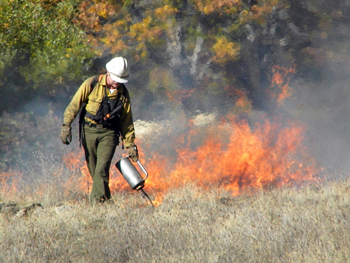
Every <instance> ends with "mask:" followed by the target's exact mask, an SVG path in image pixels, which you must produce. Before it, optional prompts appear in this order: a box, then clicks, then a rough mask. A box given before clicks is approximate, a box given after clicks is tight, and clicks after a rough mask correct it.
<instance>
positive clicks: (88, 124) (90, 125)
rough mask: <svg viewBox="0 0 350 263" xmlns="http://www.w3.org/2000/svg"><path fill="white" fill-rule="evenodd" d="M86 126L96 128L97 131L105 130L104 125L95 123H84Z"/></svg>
mask: <svg viewBox="0 0 350 263" xmlns="http://www.w3.org/2000/svg"><path fill="white" fill-rule="evenodd" d="M84 124H85V125H87V126H89V127H94V128H97V129H102V128H103V124H95V123H91V122H88V121H84Z"/></svg>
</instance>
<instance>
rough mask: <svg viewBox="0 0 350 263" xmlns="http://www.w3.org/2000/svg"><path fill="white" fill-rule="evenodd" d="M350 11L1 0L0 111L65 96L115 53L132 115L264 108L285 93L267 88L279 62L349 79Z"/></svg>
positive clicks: (255, 2)
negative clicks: (121, 62)
mask: <svg viewBox="0 0 350 263" xmlns="http://www.w3.org/2000/svg"><path fill="white" fill-rule="evenodd" d="M349 14H350V7H349V5H348V4H347V3H345V2H344V1H341V0H335V1H326V0H321V1H316V0H306V1H300V0H212V1H209V0H156V1H150V0H133V1H132V0H120V1H112V0H67V1H63V0H45V1H40V0H27V1H22V0H2V1H1V2H0V49H1V56H0V100H1V104H0V112H3V111H5V110H6V111H12V112H14V111H17V110H20V109H21V108H22V106H23V104H25V103H26V102H28V101H31V100H32V99H33V98H35V97H37V96H42V97H43V96H44V97H49V98H50V99H52V100H53V99H57V98H58V97H65V104H66V103H68V100H69V97H70V96H72V95H73V93H74V91H75V89H76V87H77V86H78V85H79V84H80V83H81V81H82V80H83V79H84V78H85V77H87V76H91V75H92V74H97V73H98V72H99V69H101V68H103V67H104V66H105V62H106V61H107V60H109V59H110V58H111V57H114V56H125V57H126V58H127V59H128V61H129V64H130V66H131V72H130V75H131V81H130V83H129V84H128V88H129V90H130V92H131V93H136V91H137V96H133V107H135V108H136V109H141V110H135V116H136V117H138V118H157V117H159V115H160V114H161V113H162V112H163V111H165V110H166V109H169V110H170V111H171V109H173V108H180V107H181V108H184V109H185V110H186V112H190V113H191V112H194V111H197V110H201V111H212V110H213V109H214V108H217V109H218V110H219V111H222V113H227V112H237V109H238V108H242V109H252V108H258V109H260V110H265V111H271V110H273V108H274V107H275V106H276V105H277V103H279V99H278V98H281V97H283V94H278V93H276V94H272V95H271V90H273V92H281V91H282V88H283V87H282V88H280V87H279V86H278V85H276V86H275V87H271V82H272V79H271V78H272V74H273V72H274V69H276V66H280V67H281V68H285V69H289V68H293V70H294V69H295V73H293V74H296V75H298V76H299V77H300V78H304V79H312V80H314V81H315V82H317V84H318V85H315V86H317V89H318V90H320V89H321V88H322V87H323V86H322V85H325V84H324V83H326V81H327V80H329V79H330V75H336V76H337V77H338V79H339V80H342V81H346V80H347V78H346V75H347V74H346V72H344V70H342V71H339V70H336V69H339V68H341V69H346V68H347V64H346V63H344V62H343V60H342V59H343V58H344V57H346V56H347V55H348V53H349V52H348V49H347V46H348V45H347V42H346V39H347V38H348V37H347V35H348V34H347V32H348V31H347V29H346V28H350V27H349V22H348V21H347V18H346V17H347V16H348V15H349ZM334 43H336V45H334ZM329 64H331V65H333V66H332V67H329V66H328V65H329ZM338 65H339V67H338ZM281 72H283V70H282V71H281ZM340 72H343V74H341V73H340ZM324 87H325V86H324ZM315 89H316V88H315ZM324 89H326V88H324ZM132 95H133V94H132ZM243 102H244V103H243ZM242 111H243V112H245V110H242ZM4 116H6V118H3V120H5V119H6V121H9V120H10V118H9V115H6V114H4ZM26 116H27V115H26ZM33 125H34V124H33ZM2 126H4V127H5V124H4V125H2ZM4 127H3V128H2V130H1V136H2V137H1V138H2V140H3V142H2V144H1V145H3V146H4V147H5V145H6V149H10V148H11V145H12V146H14V145H15V143H14V142H11V139H10V138H11V136H8V133H9V131H10V130H9V129H6V128H4ZM33 127H35V125H34V126H33ZM23 136H24V137H25V136H26V135H25V134H24V135H23ZM24 137H23V138H21V140H22V141H25V138H24ZM28 138H29V137H28ZM28 140H29V139H28ZM30 140H31V139H30ZM0 154H1V152H0Z"/></svg>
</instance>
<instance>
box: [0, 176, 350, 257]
mask: <svg viewBox="0 0 350 263" xmlns="http://www.w3.org/2000/svg"><path fill="white" fill-rule="evenodd" d="M349 188H350V181H349V180H346V181H342V182H336V183H330V184H328V185H324V186H318V187H316V186H307V187H303V188H300V189H296V188H285V187H282V188H279V189H274V190H271V191H261V192H259V193H256V194H255V195H252V196H245V195H241V196H238V197H233V196H232V195H231V193H230V192H227V191H226V190H217V189H216V190H203V189H202V188H198V187H196V186H195V185H193V184H189V185H187V186H185V187H182V188H178V189H173V190H171V191H169V192H167V193H166V194H165V195H164V198H163V202H162V204H161V205H160V206H158V207H153V206H151V205H149V204H148V203H147V201H146V200H145V199H143V198H141V197H140V196H139V194H138V192H133V193H129V192H119V193H117V194H116V195H115V196H114V198H115V201H116V202H115V203H111V204H105V205H102V206H95V207H92V206H89V205H88V204H86V203H85V202H84V201H83V200H79V201H78V200H75V201H74V198H72V199H71V200H70V201H69V202H68V201H67V202H64V203H60V204H58V203H56V204H55V205H53V202H51V204H43V208H41V207H34V208H32V209H31V210H30V211H29V212H28V213H27V214H24V215H23V214H21V215H19V214H18V213H17V214H13V213H10V212H8V211H7V210H5V209H3V210H2V213H0V217H1V220H0V251H1V253H0V262H349V260H350V257H349V255H350V239H349V235H348V233H349V231H350V216H349V215H350V206H349V203H350V192H349ZM51 195H52V196H54V194H51ZM151 196H152V194H151ZM6 211H7V212H6Z"/></svg>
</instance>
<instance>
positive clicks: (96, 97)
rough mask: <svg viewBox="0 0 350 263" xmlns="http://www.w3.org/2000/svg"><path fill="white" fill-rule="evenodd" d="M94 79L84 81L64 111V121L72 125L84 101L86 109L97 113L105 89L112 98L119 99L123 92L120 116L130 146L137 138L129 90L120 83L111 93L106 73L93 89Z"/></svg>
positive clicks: (123, 132)
mask: <svg viewBox="0 0 350 263" xmlns="http://www.w3.org/2000/svg"><path fill="white" fill-rule="evenodd" d="M93 79H94V77H91V78H88V79H87V80H85V81H84V82H83V84H81V86H80V87H79V89H78V90H77V92H76V93H75V95H74V96H73V98H72V100H71V102H70V103H69V105H68V106H67V108H66V110H65V112H64V115H63V123H64V124H66V125H71V123H72V122H73V121H74V119H75V118H76V116H77V115H78V112H79V110H80V108H81V106H82V105H83V103H86V111H87V112H90V113H91V114H93V115H95V114H96V113H97V111H98V109H99V108H100V104H101V102H102V99H103V97H104V96H105V91H107V96H108V97H109V98H110V99H117V98H118V93H121V94H122V95H123V96H120V97H121V99H122V100H123V112H122V114H121V116H120V129H121V135H122V139H123V141H124V144H125V147H129V146H130V145H132V144H133V142H134V140H135V130H134V123H133V118H132V112H131V103H130V96H129V92H128V91H127V89H126V88H125V87H123V85H120V86H119V87H118V90H117V92H113V93H112V94H111V93H110V92H109V89H106V85H107V83H106V79H107V77H106V75H103V77H102V79H101V80H100V81H99V82H98V83H97V84H96V86H95V87H93V89H92V90H91V83H92V82H93ZM85 118H86V117H85ZM86 120H87V121H89V122H92V123H94V121H92V120H90V119H87V118H86Z"/></svg>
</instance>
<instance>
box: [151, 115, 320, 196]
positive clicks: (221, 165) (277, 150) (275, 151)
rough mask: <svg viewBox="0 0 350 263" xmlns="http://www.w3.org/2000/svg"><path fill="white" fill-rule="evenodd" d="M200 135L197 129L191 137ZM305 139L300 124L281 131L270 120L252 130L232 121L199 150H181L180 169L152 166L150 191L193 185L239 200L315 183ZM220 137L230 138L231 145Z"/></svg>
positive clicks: (161, 162) (157, 162) (161, 161)
mask: <svg viewBox="0 0 350 263" xmlns="http://www.w3.org/2000/svg"><path fill="white" fill-rule="evenodd" d="M193 132H194V133H193ZM200 132H202V131H200V130H199V129H196V128H193V131H192V133H191V135H190V136H192V137H196V135H197V133H200ZM302 133H303V127H301V126H298V125H296V124H290V126H288V127H281V125H279V124H277V122H271V121H269V120H267V119H266V120H265V121H264V122H263V123H262V124H256V126H255V127H254V128H252V127H250V125H249V124H248V123H247V122H246V121H240V122H237V121H236V120H235V118H234V117H232V118H229V119H228V120H226V121H225V122H222V123H221V124H219V125H218V126H217V127H216V133H212V134H209V136H208V137H207V138H206V139H205V141H204V143H203V144H202V145H200V146H199V147H197V149H194V150H193V149H191V146H190V144H191V143H188V145H182V146H181V147H179V148H178V149H177V161H176V162H175V163H173V164H170V163H169V162H166V161H165V160H166V159H167V158H166V157H159V156H156V157H155V158H153V159H151V160H150V161H147V163H148V167H149V168H148V169H149V173H150V177H149V179H148V181H147V187H148V188H151V189H154V190H155V191H156V192H160V193H163V192H166V191H167V190H169V189H170V188H179V187H183V186H185V185H186V184H188V183H189V182H191V183H195V184H196V185H198V186H200V187H202V188H204V189H212V188H213V187H217V188H224V189H226V190H229V191H231V192H232V194H233V195H238V194H241V193H243V192H247V191H251V190H254V189H264V188H269V187H278V186H283V185H287V184H290V183H293V184H296V183H297V184H300V183H303V182H307V181H314V180H315V178H314V175H315V174H316V173H317V169H316V164H315V163H313V162H312V160H310V159H305V157H304V155H303V153H304V152H305V149H304V148H303V147H302V140H303V136H302ZM221 136H227V140H223V139H222V137H221ZM187 139H189V138H187ZM303 162H306V163H303Z"/></svg>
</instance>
